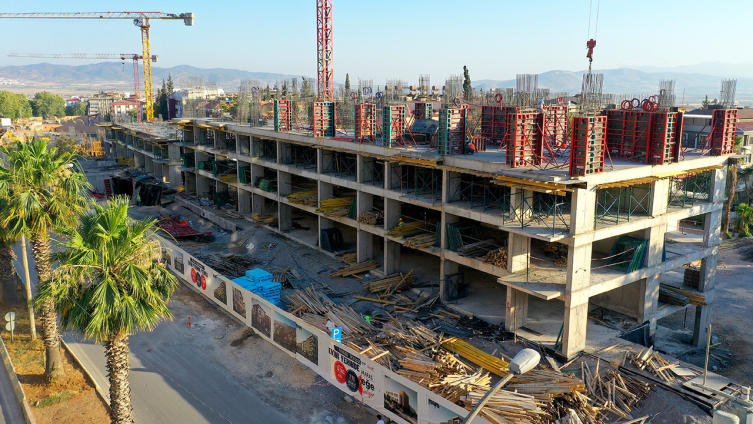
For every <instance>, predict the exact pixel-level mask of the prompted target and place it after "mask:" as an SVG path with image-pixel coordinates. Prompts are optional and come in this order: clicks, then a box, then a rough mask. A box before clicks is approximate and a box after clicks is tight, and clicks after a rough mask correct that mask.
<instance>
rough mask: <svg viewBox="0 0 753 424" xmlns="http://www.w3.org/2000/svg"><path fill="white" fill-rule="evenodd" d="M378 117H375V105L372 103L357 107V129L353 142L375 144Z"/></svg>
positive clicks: (355, 129)
mask: <svg viewBox="0 0 753 424" xmlns="http://www.w3.org/2000/svg"><path fill="white" fill-rule="evenodd" d="M375 122H376V117H375V115H374V105H373V104H371V103H364V104H360V105H356V116H355V128H354V131H353V132H354V133H355V135H354V137H353V141H355V142H356V143H372V142H374V140H375V139H376V138H375V133H374V127H375Z"/></svg>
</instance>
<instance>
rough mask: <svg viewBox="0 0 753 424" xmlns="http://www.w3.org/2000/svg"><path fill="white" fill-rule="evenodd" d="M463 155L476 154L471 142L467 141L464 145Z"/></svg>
mask: <svg viewBox="0 0 753 424" xmlns="http://www.w3.org/2000/svg"><path fill="white" fill-rule="evenodd" d="M465 153H466V154H469V155H472V154H474V153H476V145H475V144H473V141H471V140H468V142H467V143H466V144H465Z"/></svg>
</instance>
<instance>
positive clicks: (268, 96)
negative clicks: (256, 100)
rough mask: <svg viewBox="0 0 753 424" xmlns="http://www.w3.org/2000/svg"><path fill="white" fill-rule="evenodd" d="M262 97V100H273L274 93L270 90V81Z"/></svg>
mask: <svg viewBox="0 0 753 424" xmlns="http://www.w3.org/2000/svg"><path fill="white" fill-rule="evenodd" d="M261 99H262V100H271V99H272V94H271V92H270V90H269V84H268V83H267V88H265V89H264V94H262V96H261Z"/></svg>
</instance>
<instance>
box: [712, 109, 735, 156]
mask: <svg viewBox="0 0 753 424" xmlns="http://www.w3.org/2000/svg"><path fill="white" fill-rule="evenodd" d="M736 131H737V109H716V110H714V113H713V115H711V134H709V143H708V144H710V146H711V154H712V155H713V156H723V155H731V154H732V153H733V152H734V149H735V132H736Z"/></svg>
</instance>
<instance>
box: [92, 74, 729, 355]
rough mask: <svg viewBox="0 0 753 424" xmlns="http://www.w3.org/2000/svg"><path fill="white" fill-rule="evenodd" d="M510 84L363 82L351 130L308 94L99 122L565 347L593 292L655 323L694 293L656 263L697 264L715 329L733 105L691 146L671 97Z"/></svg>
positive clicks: (475, 308) (324, 242)
mask: <svg viewBox="0 0 753 424" xmlns="http://www.w3.org/2000/svg"><path fill="white" fill-rule="evenodd" d="M420 90H421V88H420V87H419V91H420ZM432 90H433V89H429V88H428V87H427V88H426V91H427V93H428V94H429V96H431V91H432ZM359 93H366V91H365V90H362V91H361V92H359ZM369 93H370V91H369ZM499 94H500V96H499V98H498V99H497V103H495V104H490V105H489V104H487V105H484V106H478V107H474V106H473V105H466V104H464V103H465V102H464V101H460V99H459V97H457V96H455V95H451V96H449V99H455V102H452V103H444V104H442V103H438V102H434V101H432V100H430V99H429V100H427V101H413V102H409V103H402V104H395V103H389V102H388V103H384V102H382V103H377V104H373V103H369V102H368V101H367V99H363V98H361V94H358V95H357V96H355V97H354V98H353V99H352V100H353V101H352V102H351V104H350V106H349V108H351V109H349V110H348V120H349V122H350V119H352V123H351V124H350V125H346V126H347V127H349V128H348V130H347V131H343V130H342V128H341V125H340V123H339V122H338V120H337V119H338V118H337V116H338V113H343V112H338V111H342V110H343V108H339V107H340V106H339V105H338V104H337V103H336V102H313V104H312V105H310V106H307V107H310V110H309V111H308V115H309V117H308V118H307V121H308V122H305V123H303V124H300V123H297V122H296V121H297V119H298V116H299V114H298V112H296V110H297V109H299V110H300V107H299V105H296V104H295V100H284V99H281V100H277V101H274V109H275V114H274V123H272V122H269V124H268V125H264V123H261V124H260V125H258V126H249V125H248V124H245V123H244V124H239V123H238V121H233V122H223V121H220V120H216V119H211V118H205V119H199V118H194V119H183V120H174V121H173V122H172V123H171V127H170V128H171V129H170V130H162V131H157V130H153V129H151V127H141V128H139V127H135V126H132V127H129V126H120V125H111V126H108V127H107V128H106V137H105V138H106V141H107V142H108V143H109V146H110V147H109V148H110V149H111V150H110V153H111V154H112V155H114V156H117V157H124V158H125V159H133V163H134V164H135V167H136V168H141V169H142V170H144V171H145V172H147V173H150V174H153V175H154V176H156V177H157V178H158V179H159V180H161V181H163V182H165V183H167V184H169V185H170V186H172V187H183V190H182V193H183V196H184V203H185V204H186V205H187V207H189V206H190V207H191V208H194V209H201V208H202V206H201V205H202V204H204V205H209V204H214V205H216V206H217V207H218V208H220V209H225V210H228V212H225V213H228V214H229V216H231V217H233V218H234V219H238V218H241V219H246V220H248V221H254V220H255V219H256V221H258V220H260V219H264V220H266V222H268V225H269V227H270V229H272V230H274V231H279V232H283V233H285V234H287V236H289V237H291V238H293V239H295V240H297V241H298V242H300V243H303V244H306V245H310V246H315V247H317V248H320V249H324V250H328V251H338V252H345V251H352V252H355V253H356V255H357V260H358V262H365V261H371V260H374V261H377V262H378V263H379V268H378V270H379V271H381V272H383V273H384V274H386V275H389V274H392V273H394V272H398V271H401V272H408V271H410V270H414V271H415V272H416V273H417V274H418V275H419V277H420V278H422V279H424V280H426V281H427V282H431V283H432V284H433V285H434V290H438V291H439V293H440V294H441V298H442V300H443V301H445V302H448V303H451V304H453V305H454V306H455V307H457V308H461V309H463V310H465V311H468V312H470V313H474V314H476V315H477V316H479V317H481V318H484V319H487V320H489V321H491V322H493V323H495V324H497V323H500V322H503V323H504V325H505V328H506V329H507V330H509V331H516V332H517V333H518V334H520V335H521V336H523V337H526V338H528V339H531V340H536V341H540V342H541V343H543V344H545V345H548V346H550V347H553V348H555V349H557V350H559V351H560V352H561V353H562V354H563V355H564V356H567V357H570V356H572V355H574V354H575V353H577V352H579V351H581V350H583V349H584V348H586V346H587V345H588V344H589V343H590V340H591V338H598V337H600V334H601V332H603V331H604V330H603V329H604V328H606V327H602V326H598V325H597V324H596V323H595V322H594V320H589V311H592V310H594V309H597V308H601V309H602V310H609V311H614V312H617V313H619V314H622V315H624V316H626V317H629V318H630V319H631V320H633V321H634V322H635V323H636V325H640V324H645V326H644V327H643V329H644V330H645V334H646V335H647V337H649V338H652V337H654V334H655V331H656V328H657V321H658V320H659V319H661V318H662V317H665V316H668V315H670V314H673V313H675V312H678V311H682V310H683V309H684V308H685V306H681V305H676V304H669V303H667V304H665V303H663V302H660V286H661V287H664V284H663V283H664V281H663V278H662V276H663V274H665V273H668V272H670V271H672V270H678V269H679V270H680V272H684V266H685V265H686V264H689V263H693V262H697V263H698V262H699V263H700V267H698V268H697V271H696V270H695V269H694V272H696V274H697V278H696V279H695V281H697V285H696V287H692V288H691V287H683V288H682V289H683V290H686V291H687V290H690V291H692V292H693V293H696V294H698V295H699V296H701V297H705V300H704V301H703V302H702V303H701V304H698V305H697V308H696V316H695V325H694V336H693V343H695V344H700V343H705V340H706V337H707V330H708V324H709V322H710V309H711V307H712V305H713V300H714V275H715V269H716V261H717V251H718V245H719V243H720V241H721V240H720V220H721V217H722V209H723V202H724V200H725V184H726V172H727V171H726V164H727V162H728V160H729V155H730V154H731V150H732V145H733V143H734V125H735V122H736V118H735V110H734V109H720V110H719V111H718V113H716V114H715V119H714V121H713V123H712V129H711V135H710V136H709V137H708V139H707V140H708V141H707V142H706V144H705V145H704V146H703V147H700V148H697V149H692V150H686V149H684V148H683V146H682V113H680V112H678V111H677V109H673V108H670V107H662V105H661V104H659V103H660V102H648V103H646V102H645V101H644V102H643V103H642V104H641V102H639V104H638V105H634V104H632V102H630V104H625V103H624V102H623V103H622V105H621V106H622V107H621V108H614V109H606V110H605V109H602V108H599V109H598V110H591V111H590V112H587V113H585V112H582V111H581V112H580V113H578V114H576V115H578V116H576V117H575V118H572V117H571V116H569V115H572V114H573V113H572V112H573V110H572V107H569V106H568V105H565V104H564V103H563V102H562V99H558V100H559V101H558V100H552V101H551V102H548V103H545V104H539V105H536V104H535V100H533V104H523V105H520V103H519V105H517V106H502V104H503V102H504V101H506V100H504V99H503V98H506V97H507V95H506V94H505V93H499ZM492 95H493V94H492ZM530 97H531V99H535V98H537V96H533V95H532V96H530ZM453 103H456V104H453ZM489 103H492V102H489ZM511 103H512V102H511ZM505 104H507V103H505ZM338 108H339V109H338ZM351 112H352V115H350V113H351ZM343 116H344V113H343ZM351 116H352V118H351ZM252 121H254V122H253V123H252V125H254V124H255V121H256V120H252ZM474 122H475V123H476V125H474ZM471 127H473V128H471ZM471 152H473V154H472V155H471V154H469V153H471ZM191 199H199V201H198V202H196V201H194V202H191ZM219 212H220V213H216V212H215V213H214V215H216V217H217V218H216V219H217V220H218V221H217V222H219V223H220V224H221V225H227V228H229V229H235V224H232V222H231V221H233V220H230V219H227V220H226V221H227V222H225V223H223V222H222V218H221V215H220V214H221V213H223V212H222V211H219ZM693 231H696V232H697V234H698V235H701V234H702V237H700V236H699V237H696V238H693V237H690V236H689V234H692V232H693ZM464 289H465V290H464ZM464 291H465V294H466V295H464ZM610 331H611V330H610Z"/></svg>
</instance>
